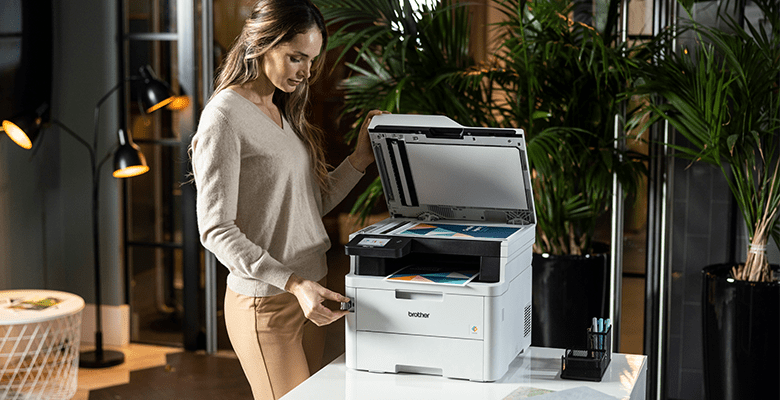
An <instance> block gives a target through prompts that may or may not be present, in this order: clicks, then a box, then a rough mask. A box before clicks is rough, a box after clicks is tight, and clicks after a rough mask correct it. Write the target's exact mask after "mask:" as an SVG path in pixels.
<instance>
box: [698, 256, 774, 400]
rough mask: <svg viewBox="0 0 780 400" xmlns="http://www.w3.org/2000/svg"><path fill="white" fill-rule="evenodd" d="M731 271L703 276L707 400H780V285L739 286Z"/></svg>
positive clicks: (707, 271) (721, 267)
mask: <svg viewBox="0 0 780 400" xmlns="http://www.w3.org/2000/svg"><path fill="white" fill-rule="evenodd" d="M730 268H731V264H728V265H726V264H718V265H712V266H709V267H706V268H704V269H703V270H702V279H703V285H702V324H703V334H704V340H703V343H704V381H705V395H706V398H707V399H780V283H778V282H771V283H761V282H744V281H735V280H733V279H730V278H728V276H729V275H728V271H729V269H730ZM773 269H774V270H775V271H777V266H773Z"/></svg>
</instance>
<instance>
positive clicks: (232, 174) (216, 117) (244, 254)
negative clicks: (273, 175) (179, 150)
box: [192, 110, 293, 290]
mask: <svg viewBox="0 0 780 400" xmlns="http://www.w3.org/2000/svg"><path fill="white" fill-rule="evenodd" d="M192 166H193V174H194V176H195V185H196V187H197V198H196V210H197V220H198V230H199V232H200V239H201V242H202V243H203V246H204V247H205V248H206V249H208V250H210V251H211V252H212V253H214V255H216V256H217V258H218V259H219V260H220V262H221V263H222V264H224V265H225V266H226V267H227V268H228V269H229V270H230V271H231V273H232V274H235V275H237V276H239V277H242V278H245V279H257V280H260V281H262V282H265V283H268V284H270V285H273V286H276V287H278V288H280V289H282V290H284V286H285V285H286V284H287V280H288V279H289V278H290V275H292V273H293V271H292V270H291V269H289V268H287V267H286V266H284V265H283V264H282V263H281V262H279V261H277V260H276V259H274V258H273V257H272V256H271V255H270V254H269V253H268V251H266V250H265V249H263V248H261V247H260V246H258V245H256V244H255V243H253V242H252V241H251V240H249V239H248V238H247V236H246V235H245V234H244V233H243V232H242V231H241V229H239V227H238V226H237V225H236V214H237V210H238V194H239V187H238V186H239V176H240V170H241V143H240V139H239V138H238V137H237V136H236V135H235V134H234V133H233V132H232V131H231V129H230V125H229V123H228V122H227V119H226V118H225V117H224V115H222V114H221V113H219V112H218V111H217V110H212V113H211V114H210V115H208V116H207V115H205V114H204V116H203V118H202V119H201V122H200V124H199V126H198V131H197V133H196V135H195V137H194V138H193V141H192Z"/></svg>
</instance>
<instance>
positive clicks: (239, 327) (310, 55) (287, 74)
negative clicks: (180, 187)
mask: <svg viewBox="0 0 780 400" xmlns="http://www.w3.org/2000/svg"><path fill="white" fill-rule="evenodd" d="M326 43H327V31H326V28H325V23H324V20H323V18H322V15H321V14H320V12H319V10H318V9H317V8H316V7H315V6H314V5H313V4H312V3H311V2H310V1H309V0H294V1H293V0H261V1H259V2H258V3H257V4H256V5H255V7H254V9H253V12H252V15H251V17H250V18H249V19H248V20H247V21H246V24H245V25H244V28H243V31H242V32H241V35H240V36H239V37H238V39H237V40H236V42H235V43H234V44H233V47H232V48H231V50H230V51H229V52H228V54H227V57H226V59H225V60H224V62H223V64H222V66H221V68H220V71H219V73H218V76H217V79H216V88H215V93H214V95H213V96H212V98H211V99H210V100H209V102H208V104H207V105H206V107H205V109H204V110H203V114H202V116H201V120H200V123H199V126H198V131H197V133H196V134H195V136H194V138H193V141H192V163H193V172H194V176H195V183H196V186H197V192H198V194H197V214H198V228H199V230H200V235H201V241H202V242H203V245H204V246H205V247H206V248H207V249H209V250H210V251H212V252H213V253H214V254H215V255H216V256H217V258H218V259H219V260H220V261H221V262H222V264H224V265H225V266H226V267H227V268H228V269H229V270H230V274H229V275H228V278H227V286H228V289H227V293H226V295H225V322H226V325H227V330H228V335H229V337H230V341H231V343H232V345H233V348H234V350H235V351H236V354H237V355H238V358H239V360H240V362H241V366H242V368H243V369H244V373H245V374H246V376H247V379H248V380H249V383H250V385H251V386H252V393H253V394H254V397H255V398H256V399H276V398H279V397H281V396H282V395H284V394H285V393H287V392H288V391H290V390H291V389H292V388H294V387H295V386H296V385H298V384H299V383H300V382H302V381H303V380H305V379H306V378H308V377H309V375H310V371H312V372H313V371H316V370H317V369H319V367H320V364H321V358H322V352H323V347H324V329H323V328H319V327H321V326H323V325H327V324H330V323H331V322H333V321H335V320H337V319H339V318H341V317H342V316H344V315H345V314H346V312H344V311H331V310H330V309H328V308H326V307H325V306H324V305H323V304H322V303H323V301H325V300H333V301H337V302H339V301H347V300H348V299H347V298H346V297H344V296H342V295H341V294H338V293H335V292H332V291H330V290H328V289H326V288H325V287H324V285H325V275H326V272H327V267H326V256H325V253H326V251H327V250H328V248H329V247H330V242H329V240H328V236H327V233H326V231H325V227H324V225H323V223H322V216H323V215H325V214H326V213H327V212H328V211H330V210H331V209H332V208H333V207H334V206H335V205H337V204H338V203H339V202H340V201H341V200H342V199H343V198H344V197H345V196H346V195H347V193H348V192H349V191H350V190H351V189H352V188H353V187H354V185H355V184H356V183H357V182H358V180H360V178H361V177H362V176H363V173H364V171H365V169H366V167H367V166H369V165H370V164H371V163H372V162H373V161H374V156H373V152H372V150H371V148H370V144H369V140H368V133H367V127H368V122H369V120H370V119H371V117H373V116H374V115H376V114H379V113H381V112H379V111H372V112H370V113H369V114H368V116H367V118H366V121H365V123H364V124H363V126H362V127H361V131H360V134H359V136H358V142H357V147H356V149H355V151H354V152H353V153H352V154H351V155H350V156H349V157H347V159H345V160H344V161H343V162H342V163H341V164H340V165H339V166H338V167H337V168H336V169H335V170H333V171H331V172H328V171H327V169H326V163H325V157H324V153H323V148H322V143H321V142H322V138H321V136H322V135H321V131H320V130H318V129H317V128H315V127H314V126H312V125H311V124H309V123H308V122H307V120H306V111H305V106H306V103H307V101H308V94H309V81H310V79H311V80H313V79H314V78H312V73H314V74H315V75H316V73H317V72H319V71H320V70H321V67H322V64H323V59H324V57H323V56H321V55H320V53H321V51H323V49H324V48H325V47H326V46H325V45H326Z"/></svg>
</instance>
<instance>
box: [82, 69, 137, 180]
mask: <svg viewBox="0 0 780 400" xmlns="http://www.w3.org/2000/svg"><path fill="white" fill-rule="evenodd" d="M140 79H141V77H140V76H137V75H133V76H128V77H127V78H125V79H124V80H122V81H121V82H119V83H117V84H116V85H114V87H112V88H111V89H110V90H109V91H108V92H107V93H106V94H104V95H103V97H101V98H100V100H98V102H97V104H96V105H95V117H94V119H93V121H94V122H93V128H94V131H95V132H94V134H93V136H92V148H94V149H95V151H97V148H98V147H97V146H98V136H99V135H98V121H99V120H100V106H101V105H103V103H104V102H105V101H106V100H108V98H109V97H111V95H112V94H114V92H116V91H117V90H118V89H119V88H120V87H122V85H124V84H125V83H127V82H130V81H137V80H140ZM92 168H93V169H94V168H95V164H94V163H93V166H92ZM95 172H97V171H95Z"/></svg>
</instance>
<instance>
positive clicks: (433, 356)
mask: <svg viewBox="0 0 780 400" xmlns="http://www.w3.org/2000/svg"><path fill="white" fill-rule="evenodd" d="M356 339H357V344H358V346H360V347H361V348H363V349H366V350H367V351H361V352H358V354H357V359H356V362H357V365H355V366H354V368H355V369H359V370H365V371H371V372H390V373H398V372H412V373H427V374H432V375H441V376H445V377H448V378H461V379H470V380H475V381H493V380H496V379H498V378H500V377H501V375H503V373H504V372H506V371H495V374H496V375H498V376H492V377H491V376H485V373H484V368H483V363H484V342H483V341H481V340H469V339H457V338H443V337H431V336H417V335H401V334H391V333H379V332H362V331H359V332H357V338H356ZM369 349H370V350H369Z"/></svg>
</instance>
